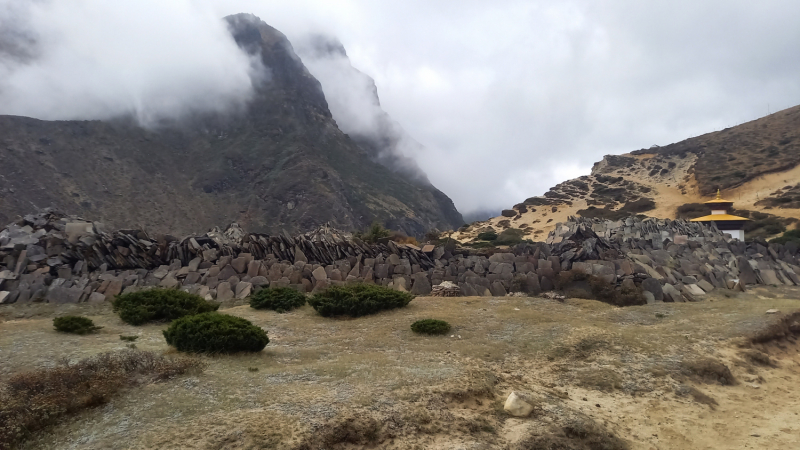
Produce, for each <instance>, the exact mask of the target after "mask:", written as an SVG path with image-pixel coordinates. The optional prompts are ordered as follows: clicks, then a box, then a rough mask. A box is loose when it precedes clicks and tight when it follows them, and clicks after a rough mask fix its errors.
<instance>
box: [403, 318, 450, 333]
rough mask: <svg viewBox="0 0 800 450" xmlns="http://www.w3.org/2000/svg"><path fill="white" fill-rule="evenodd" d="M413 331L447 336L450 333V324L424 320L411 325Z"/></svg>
mask: <svg viewBox="0 0 800 450" xmlns="http://www.w3.org/2000/svg"><path fill="white" fill-rule="evenodd" d="M411 331H413V332H414V333H420V334H445V333H447V332H448V331H450V324H449V323H447V322H445V321H444V320H438V319H422V320H418V321H416V322H414V323H412V324H411Z"/></svg>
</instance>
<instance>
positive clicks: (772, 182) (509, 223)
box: [453, 154, 800, 242]
mask: <svg viewBox="0 0 800 450" xmlns="http://www.w3.org/2000/svg"><path fill="white" fill-rule="evenodd" d="M616 158H627V159H629V160H630V161H629V164H630V165H626V166H624V167H618V166H613V165H610V164H609V163H608V157H607V158H606V159H604V160H603V161H601V162H600V163H598V164H596V165H595V167H594V168H593V169H592V174H591V175H589V176H584V177H580V178H577V179H575V180H569V181H567V182H565V183H562V185H559V186H556V187H555V188H553V189H551V191H550V193H553V192H555V193H557V194H562V195H564V197H565V198H549V199H548V198H547V197H535V198H534V199H542V200H548V201H550V202H552V205H545V206H535V207H531V206H527V209H528V211H527V212H520V206H521V205H522V204H520V205H516V206H515V207H514V208H513V210H514V211H515V212H516V215H514V216H512V217H504V216H499V217H495V218H492V219H489V220H487V221H484V222H476V223H474V224H471V226H470V227H469V228H468V229H467V230H465V231H456V232H455V233H454V234H453V237H454V238H455V239H458V240H459V241H461V242H468V241H470V240H472V239H474V238H475V237H476V236H477V234H478V233H480V232H482V231H488V230H489V229H490V228H491V229H493V230H494V231H496V232H498V233H500V232H502V231H503V230H504V229H507V228H509V227H510V228H523V229H524V230H525V232H526V235H527V236H528V238H530V239H533V240H534V241H538V240H544V238H546V237H547V233H548V232H549V231H550V230H552V228H553V226H554V225H555V224H556V223H558V222H564V221H566V220H567V218H568V217H569V216H572V215H580V214H579V211H580V210H585V209H586V208H587V207H589V206H590V205H591V204H594V205H595V207H597V208H602V207H603V206H604V205H606V204H609V205H611V209H613V210H622V209H623V208H624V206H625V204H626V203H625V202H616V203H614V202H610V203H605V202H604V201H603V200H605V198H603V197H602V194H601V195H599V196H598V197H600V201H599V202H598V201H593V200H594V199H593V198H592V196H593V195H594V194H595V192H596V188H595V187H594V185H593V183H592V181H595V182H596V180H597V179H598V177H600V178H601V179H602V177H622V178H623V179H624V182H625V183H628V185H627V186H624V187H621V189H626V190H627V191H628V193H629V194H630V197H629V199H650V200H652V201H653V202H654V203H655V205H654V206H655V207H654V208H653V209H650V210H647V211H644V212H642V213H643V214H645V215H647V216H650V217H656V218H661V219H674V218H675V217H676V210H677V208H678V207H679V206H681V205H684V204H686V203H702V202H705V201H708V200H711V199H713V198H714V196H704V195H701V194H700V189H699V187H698V182H697V179H696V176H695V171H694V165H695V163H696V161H697V156H696V155H691V154H690V155H688V156H685V157H683V158H681V157H679V156H662V155H633V154H625V155H620V156H618V157H616ZM670 164H674V167H670V168H669V169H668V171H667V172H666V173H664V174H662V173H656V174H654V173H653V171H654V170H657V169H653V168H654V167H656V166H658V167H664V168H667V167H669V166H670ZM662 170H663V169H662ZM797 180H800V166H796V167H794V168H792V169H789V170H783V171H779V172H775V173H769V174H764V175H760V176H758V177H757V178H755V179H753V180H750V181H748V182H745V183H743V184H742V185H740V186H737V187H734V188H731V189H729V190H727V191H724V192H722V196H723V198H725V199H727V200H731V201H733V202H734V208H736V209H746V210H750V211H761V212H766V213H769V214H773V215H777V216H780V217H789V218H796V219H800V209H796V208H770V207H768V206H765V205H763V204H760V205H757V204H756V203H757V202H758V201H759V200H763V199H764V198H767V197H770V196H771V195H774V193H775V191H776V190H778V189H780V188H783V187H785V186H789V185H794V184H796V183H797ZM574 183H586V184H587V185H588V189H587V190H586V192H582V193H580V194H581V195H574V194H569V193H567V194H564V188H563V187H562V186H564V185H566V186H569V185H572V184H574ZM611 184H612V186H614V185H617V183H611ZM573 192H574V191H573ZM531 200H532V199H529V200H526V202H525V203H528V202H530V201H531ZM633 201H635V200H633ZM632 212H635V211H632Z"/></svg>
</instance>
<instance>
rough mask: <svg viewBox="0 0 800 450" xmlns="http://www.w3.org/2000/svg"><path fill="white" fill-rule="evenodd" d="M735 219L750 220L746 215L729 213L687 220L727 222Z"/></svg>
mask: <svg viewBox="0 0 800 450" xmlns="http://www.w3.org/2000/svg"><path fill="white" fill-rule="evenodd" d="M735 220H750V219H748V218H747V217H739V216H732V215H730V214H711V215H709V216H703V217H698V218H696V219H691V220H690V221H689V222H711V221H714V222H727V221H735Z"/></svg>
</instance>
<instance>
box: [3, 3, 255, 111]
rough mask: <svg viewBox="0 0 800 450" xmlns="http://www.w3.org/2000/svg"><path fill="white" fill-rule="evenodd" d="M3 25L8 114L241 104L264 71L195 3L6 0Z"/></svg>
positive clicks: (218, 19)
mask: <svg viewBox="0 0 800 450" xmlns="http://www.w3.org/2000/svg"><path fill="white" fill-rule="evenodd" d="M4 25H13V28H6V27H5V26H4ZM0 29H6V30H9V31H7V32H3V33H2V34H0V61H2V63H0V114H14V115H24V116H32V117H37V118H41V119H103V118H109V117H115V116H120V115H129V114H132V115H134V116H135V117H136V118H138V119H139V121H140V122H141V123H143V124H153V123H155V122H156V121H159V120H161V119H173V118H178V117H180V116H182V115H184V114H186V113H188V112H197V111H219V110H227V109H229V108H232V107H236V106H238V105H241V104H242V103H243V102H245V101H246V100H247V99H248V98H249V97H250V95H251V93H252V83H251V77H250V74H251V73H252V72H253V71H254V70H258V68H257V67H255V66H254V65H255V64H258V63H257V62H255V61H253V60H251V59H250V58H249V57H248V56H246V55H245V54H244V52H242V51H241V50H240V49H239V48H238V47H237V45H236V43H235V42H234V41H233V38H232V37H231V35H230V33H228V31H227V29H226V25H225V23H224V22H223V21H222V18H221V17H219V16H218V15H217V14H216V13H215V12H214V11H213V10H211V9H208V8H206V7H204V6H202V5H200V4H197V3H194V2H190V1H187V0H176V1H169V2H162V1H155V0H138V1H132V0H115V1H113V2H100V1H80V0H59V1H35V2H17V1H15V0H0ZM22 38H24V39H22ZM3 48H6V49H9V50H8V51H6V52H5V53H3V52H2V49H3Z"/></svg>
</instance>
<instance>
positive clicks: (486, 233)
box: [476, 231, 497, 241]
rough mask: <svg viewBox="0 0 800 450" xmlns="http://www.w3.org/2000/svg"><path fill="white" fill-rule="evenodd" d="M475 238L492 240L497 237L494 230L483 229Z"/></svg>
mask: <svg viewBox="0 0 800 450" xmlns="http://www.w3.org/2000/svg"><path fill="white" fill-rule="evenodd" d="M476 239H478V240H479V241H494V240H495V239H497V233H495V232H494V231H484V232H483V233H480V234H478V237H477V238H476Z"/></svg>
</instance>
